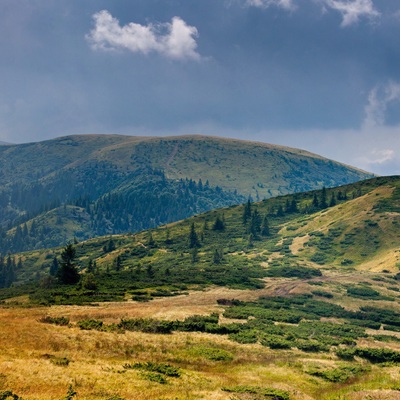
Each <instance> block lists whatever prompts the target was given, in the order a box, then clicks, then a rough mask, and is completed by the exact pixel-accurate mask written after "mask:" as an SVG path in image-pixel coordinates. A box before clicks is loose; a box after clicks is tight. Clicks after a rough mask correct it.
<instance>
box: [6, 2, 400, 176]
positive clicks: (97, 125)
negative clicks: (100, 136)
mask: <svg viewBox="0 0 400 400" xmlns="http://www.w3.org/2000/svg"><path fill="white" fill-rule="evenodd" d="M0 6H1V10H2V12H1V13H0V141H6V142H14V143H22V142H28V141H39V140H45V139H50V138H53V137H57V136H63V135H70V134H82V133H118V134H129V135H177V134H179V135H180V134H208V135H216V136H225V137H234V138H242V139H249V140H257V141H262V142H268V143H276V144H283V145H288V146H292V147H299V148H303V149H306V150H309V151H312V152H315V153H318V154H321V155H324V156H326V157H329V158H333V159H335V160H338V161H342V162H345V163H348V164H351V165H354V166H357V167H360V168H363V169H366V170H369V171H373V172H375V173H378V174H400V42H399V38H400V2H399V1H398V0H118V1H115V0H114V1H112V0H0Z"/></svg>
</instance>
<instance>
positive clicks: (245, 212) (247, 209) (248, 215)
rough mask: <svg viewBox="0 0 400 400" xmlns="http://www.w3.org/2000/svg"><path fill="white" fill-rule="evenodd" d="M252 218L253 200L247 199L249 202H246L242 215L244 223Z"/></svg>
mask: <svg viewBox="0 0 400 400" xmlns="http://www.w3.org/2000/svg"><path fill="white" fill-rule="evenodd" d="M250 218H251V202H250V199H249V200H247V203H246V204H245V206H244V209H243V216H242V220H243V225H246V224H247V222H248V220H249V219H250Z"/></svg>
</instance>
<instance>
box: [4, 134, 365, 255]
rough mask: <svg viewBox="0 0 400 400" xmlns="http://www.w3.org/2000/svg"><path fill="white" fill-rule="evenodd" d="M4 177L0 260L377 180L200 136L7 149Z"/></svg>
mask: <svg viewBox="0 0 400 400" xmlns="http://www.w3.org/2000/svg"><path fill="white" fill-rule="evenodd" d="M33 165H34V166H35V167H36V168H32V166H33ZM238 166H240V167H239V168H238ZM0 170H1V177H2V180H1V184H0V214H1V215H2V222H1V224H0V228H1V231H0V252H1V253H3V254H7V253H8V252H9V251H10V252H12V253H15V252H20V251H26V250H30V249H39V248H45V247H54V246H63V245H65V243H67V242H68V241H70V240H73V238H74V237H75V238H76V239H77V240H84V239H87V238H89V237H93V236H98V235H106V234H115V233H126V232H138V231H141V230H143V229H149V228H154V227H156V226H159V225H162V224H166V223H169V222H173V221H177V220H180V219H184V218H187V217H190V216H192V215H194V214H197V213H201V212H204V211H207V210H211V209H215V208H220V207H224V206H228V205H230V204H238V203H243V202H244V201H245V200H246V198H248V197H249V196H251V197H252V198H253V199H254V200H262V199H264V198H269V197H273V196H277V195H283V194H287V193H293V192H301V191H305V190H313V189H319V188H321V187H322V186H326V187H332V186H337V185H339V184H345V183H350V182H355V181H358V180H361V179H366V178H370V177H372V175H371V174H367V173H364V172H362V171H359V170H356V169H353V168H350V167H348V166H345V165H342V164H339V163H336V162H333V161H330V160H326V159H323V158H322V157H319V156H317V155H314V154H311V153H306V152H304V151H300V150H295V149H289V148H282V147H277V146H273V145H267V144H261V143H260V144H256V143H251V142H245V141H238V140H229V139H222V138H219V139H218V138H211V137H201V136H186V137H179V138H178V137H171V138H143V137H141V138H138V137H130V136H117V135H97V136H96V135H89V136H70V137H62V138H58V139H54V140H49V141H46V142H41V143H30V144H23V145H9V146H1V147H0ZM325 203H326V202H324V201H323V199H321V201H320V205H321V206H322V207H324V205H325ZM293 207H294V204H291V203H288V207H287V209H290V210H292V211H293V212H295V208H293ZM267 231H268V227H267V226H266V225H265V224H264V225H263V232H264V234H266V233H267Z"/></svg>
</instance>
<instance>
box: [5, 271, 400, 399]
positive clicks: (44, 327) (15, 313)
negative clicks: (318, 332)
mask: <svg viewBox="0 0 400 400" xmlns="http://www.w3.org/2000/svg"><path fill="white" fill-rule="evenodd" d="M301 284H302V283H299V282H295V281H289V282H287V283H286V286H285V283H284V282H283V281H282V280H279V279H277V280H276V281H269V283H268V285H267V287H266V288H265V289H262V290H259V291H238V290H229V289H224V288H213V289H210V290H207V291H204V292H201V291H197V292H191V293H190V294H189V295H187V296H177V297H174V298H162V299H157V300H154V301H152V302H149V303H144V304H143V303H134V302H124V303H107V304H100V305H99V306H98V307H88V306H87V307H80V306H52V307H50V308H48V307H38V308H5V307H3V308H0V321H1V322H0V392H1V391H2V390H12V391H13V392H14V393H17V394H18V395H19V396H22V397H23V398H24V399H25V400H47V399H49V400H53V399H54V400H56V399H57V400H60V399H63V398H64V397H65V396H66V393H67V390H68V387H69V385H72V386H73V388H74V390H75V391H76V392H77V397H76V398H77V399H89V400H91V399H112V398H113V396H120V398H123V399H144V400H150V399H151V400H153V399H165V400H166V399H170V400H172V399H178V400H181V399H182V400H183V399H189V400H191V399H193V400H194V399H207V400H208V399H215V400H228V399H232V398H233V397H232V394H230V393H227V392H224V391H222V390H221V389H222V388H223V387H232V386H238V385H252V386H260V387H272V388H276V389H283V390H287V391H288V392H289V393H290V396H291V397H290V398H291V400H325V399H326V400H327V399H334V398H335V397H332V396H334V393H336V391H337V390H344V389H343V388H345V389H346V393H347V392H348V391H349V390H350V389H351V388H352V386H351V385H354V388H355V389H356V388H357V387H359V386H360V385H358V381H357V380H355V381H353V382H352V383H351V384H350V386H349V387H347V386H343V387H342V386H340V385H338V384H332V383H329V382H325V381H323V380H321V379H319V378H313V377H311V376H309V375H307V374H306V373H305V370H304V366H305V365H307V364H308V363H319V364H321V365H322V364H323V365H335V363H336V362H338V360H337V359H336V357H334V356H333V355H330V354H320V355H319V354H317V355H315V354H314V355H307V354H305V353H302V352H299V351H295V350H291V351H289V350H288V351H273V350H270V349H268V348H266V347H263V346H261V345H258V344H257V345H240V344H238V343H235V342H232V341H230V340H229V339H228V338H227V337H226V336H221V335H211V334H202V333H184V332H179V333H173V334H171V335H154V334H145V333H140V332H126V333H123V334H122V333H110V332H98V331H82V330H79V329H78V328H77V327H74V326H72V327H63V326H55V325H49V324H44V323H41V322H39V321H38V320H39V319H40V318H41V317H43V316H46V315H51V316H67V317H69V318H70V320H71V321H72V322H73V323H74V322H76V321H78V320H80V319H84V318H98V319H102V320H104V321H106V322H116V321H119V319H120V318H135V317H154V318H159V319H177V318H180V319H181V318H184V317H187V316H189V315H193V314H209V313H210V312H214V311H217V312H221V311H222V308H219V307H218V306H217V305H216V300H217V299H218V298H221V297H224V298H239V299H242V300H252V299H255V298H257V297H258V296H259V295H260V294H265V293H275V292H276V290H277V288H278V287H284V288H285V291H287V292H293V290H303V289H304V288H302V287H301ZM303 284H304V283H303ZM368 345H370V343H368ZM208 348H218V349H223V350H225V351H227V352H229V353H230V354H232V355H233V360H232V361H212V360H210V359H208V358H207V357H206V356H205V355H204V354H203V353H202V349H208ZM52 357H58V358H59V359H60V358H63V357H66V358H67V359H68V360H70V363H69V365H68V366H59V365H56V364H55V363H54V362H52ZM148 361H152V362H158V363H169V364H172V365H174V366H177V367H179V368H181V371H182V375H181V377H180V378H167V380H168V383H167V384H160V383H158V382H152V381H149V379H148V378H146V374H145V373H144V372H143V371H140V370H125V369H124V368H123V365H124V364H125V363H136V362H148ZM374 373H375V372H374V371H372V372H371V374H372V375H371V376H373V374H374ZM380 373H381V375H380V376H381V377H385V382H386V383H385V385H383V386H379V384H378V383H375V386H374V385H372V384H370V386H368V387H362V389H363V390H364V389H366V390H368V393H369V391H373V390H378V389H379V390H382V389H388V388H390V387H391V385H392V386H393V385H394V382H396V381H397V382H398V381H399V375H400V370H399V368H397V367H392V368H390V369H389V368H388V369H387V371H386V370H385V371H384V372H380ZM381 377H380V378H379V379H383V378H381ZM363 379H364V378H363ZM365 379H367V378H365ZM357 385H358V386H357ZM322 389H323V391H321V390H322ZM357 390H358V391H359V390H361V389H360V388H359V389H357ZM350 391H351V390H350ZM387 392H388V395H392V394H393V393H395V392H394V391H388V390H387ZM374 393H375V392H374ZM382 393H385V396H386V392H382ZM397 394H398V392H397ZM355 395H356V394H354V396H355ZM368 395H369V394H368ZM352 396H353V394H352ZM114 398H116V397H114ZM336 398H337V399H339V397H336ZM346 398H347V397H346ZM348 398H349V399H350V398H351V399H353V397H348ZM360 398H362V397H354V399H355V400H358V399H360ZM366 398H367V397H366ZM372 398H374V397H372ZM383 398H385V397H383ZM394 398H395V397H388V399H394Z"/></svg>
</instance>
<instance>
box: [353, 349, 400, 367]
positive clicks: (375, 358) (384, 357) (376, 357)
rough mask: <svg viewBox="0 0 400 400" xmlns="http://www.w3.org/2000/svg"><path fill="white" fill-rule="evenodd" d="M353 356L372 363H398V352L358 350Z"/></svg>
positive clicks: (399, 359) (399, 354)
mask: <svg viewBox="0 0 400 400" xmlns="http://www.w3.org/2000/svg"><path fill="white" fill-rule="evenodd" d="M355 355H357V356H358V357H361V358H365V359H367V360H368V361H371V362H372V363H384V362H394V363H398V362H400V352H398V351H395V350H390V349H373V348H358V349H355Z"/></svg>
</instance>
